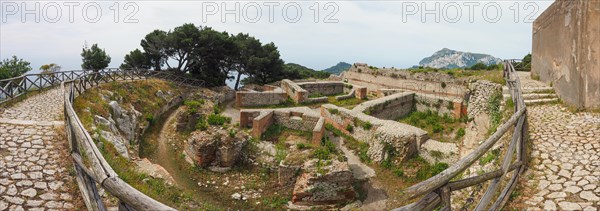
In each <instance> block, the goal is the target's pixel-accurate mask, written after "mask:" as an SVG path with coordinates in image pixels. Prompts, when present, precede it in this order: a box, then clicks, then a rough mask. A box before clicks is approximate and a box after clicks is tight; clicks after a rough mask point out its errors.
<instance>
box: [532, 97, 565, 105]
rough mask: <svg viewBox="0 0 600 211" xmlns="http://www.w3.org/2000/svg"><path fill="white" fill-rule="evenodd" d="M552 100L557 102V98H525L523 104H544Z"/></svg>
mask: <svg viewBox="0 0 600 211" xmlns="http://www.w3.org/2000/svg"><path fill="white" fill-rule="evenodd" d="M554 102H558V98H544V99H533V100H525V105H538V104H546V103H554Z"/></svg>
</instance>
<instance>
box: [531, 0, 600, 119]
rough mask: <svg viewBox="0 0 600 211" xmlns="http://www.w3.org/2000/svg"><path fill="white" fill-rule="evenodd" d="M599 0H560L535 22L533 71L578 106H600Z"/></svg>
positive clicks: (565, 98) (563, 97) (565, 99)
mask: <svg viewBox="0 0 600 211" xmlns="http://www.w3.org/2000/svg"><path fill="white" fill-rule="evenodd" d="M599 8H600V1H572V0H557V1H555V2H554V3H553V4H552V5H551V6H550V7H548V8H547V9H546V11H544V13H542V14H541V15H540V16H539V17H538V18H537V19H536V20H535V22H534V23H533V36H532V62H531V72H532V74H533V75H536V76H539V78H540V80H541V81H544V82H546V83H552V84H553V87H554V89H555V90H556V93H557V94H558V95H559V96H560V98H561V99H562V100H563V101H564V102H566V103H568V104H571V105H574V106H576V107H579V108H595V107H600V71H599V70H600V9H599Z"/></svg>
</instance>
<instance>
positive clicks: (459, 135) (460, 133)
mask: <svg viewBox="0 0 600 211" xmlns="http://www.w3.org/2000/svg"><path fill="white" fill-rule="evenodd" d="M463 136H465V129H464V128H459V129H458V131H457V132H456V138H457V139H458V138H462V137H463Z"/></svg>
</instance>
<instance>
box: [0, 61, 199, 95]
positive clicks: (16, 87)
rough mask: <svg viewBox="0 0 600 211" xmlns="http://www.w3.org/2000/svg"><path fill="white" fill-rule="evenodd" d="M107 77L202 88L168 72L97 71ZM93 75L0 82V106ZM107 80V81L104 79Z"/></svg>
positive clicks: (29, 77) (40, 76)
mask: <svg viewBox="0 0 600 211" xmlns="http://www.w3.org/2000/svg"><path fill="white" fill-rule="evenodd" d="M108 72H110V73H111V74H108V75H105V76H107V77H116V79H121V78H123V77H127V75H131V74H136V75H139V74H142V75H143V76H145V77H157V78H162V79H167V80H171V81H175V82H177V83H181V84H192V85H197V86H204V82H202V81H200V80H195V79H192V78H189V77H184V76H181V75H179V74H174V73H171V72H168V71H148V70H120V69H104V70H100V71H98V74H103V73H108ZM90 73H93V71H90V70H72V71H62V72H54V73H38V74H26V75H22V76H19V77H14V78H8V79H3V80H0V104H2V103H5V102H8V101H10V100H12V99H15V98H17V97H19V96H21V95H23V94H25V93H27V92H31V91H34V90H40V89H44V88H48V87H53V86H58V85H60V83H62V82H63V81H70V80H74V79H76V78H79V77H81V76H83V75H87V74H90ZM106 80H109V79H106Z"/></svg>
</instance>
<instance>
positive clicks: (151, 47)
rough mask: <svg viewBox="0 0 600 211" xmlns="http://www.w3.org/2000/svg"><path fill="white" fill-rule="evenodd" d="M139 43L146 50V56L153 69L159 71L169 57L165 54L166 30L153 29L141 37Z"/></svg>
mask: <svg viewBox="0 0 600 211" xmlns="http://www.w3.org/2000/svg"><path fill="white" fill-rule="evenodd" d="M140 45H141V46H142V48H143V49H144V51H145V52H146V57H147V58H148V59H149V60H150V63H152V66H153V67H154V70H156V71H159V70H160V69H161V67H162V66H163V65H164V64H165V63H166V61H167V59H168V58H169V56H168V54H167V45H168V44H167V32H165V31H162V30H158V29H157V30H154V31H152V32H150V33H149V34H147V35H146V37H144V39H142V41H141V42H140Z"/></svg>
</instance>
